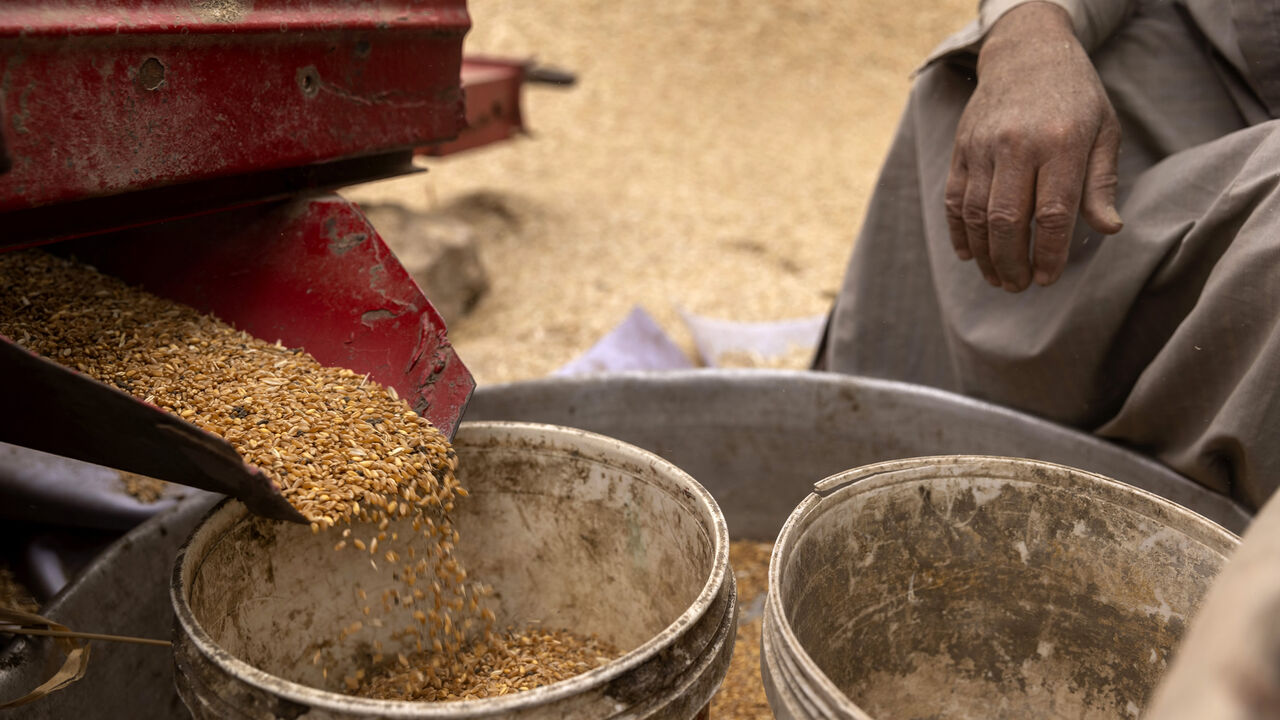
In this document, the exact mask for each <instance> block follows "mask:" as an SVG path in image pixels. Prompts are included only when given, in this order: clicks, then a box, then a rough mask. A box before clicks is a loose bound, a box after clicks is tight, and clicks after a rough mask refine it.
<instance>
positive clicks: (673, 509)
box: [187, 425, 727, 691]
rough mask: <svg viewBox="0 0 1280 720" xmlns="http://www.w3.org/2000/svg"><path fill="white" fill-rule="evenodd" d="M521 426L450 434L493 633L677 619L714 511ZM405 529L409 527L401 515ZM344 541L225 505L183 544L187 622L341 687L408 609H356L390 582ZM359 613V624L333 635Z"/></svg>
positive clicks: (657, 475) (632, 459) (673, 488)
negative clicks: (487, 589)
mask: <svg viewBox="0 0 1280 720" xmlns="http://www.w3.org/2000/svg"><path fill="white" fill-rule="evenodd" d="M530 428H531V429H530ZM530 428H524V429H518V431H511V430H504V429H503V428H502V427H500V426H485V427H482V428H476V427H468V426H465V425H464V427H463V429H462V430H460V431H459V433H458V437H457V440H456V441H455V443H454V447H455V449H456V451H457V453H458V457H459V465H458V471H457V474H458V478H459V480H460V481H461V483H462V484H463V486H464V487H466V488H467V489H468V490H469V491H470V495H469V496H468V497H466V498H463V499H461V500H460V501H459V503H458V506H457V508H456V511H455V513H454V519H455V527H456V528H457V530H458V532H459V534H460V536H461V539H460V542H459V544H458V550H457V557H458V558H459V559H460V560H461V561H462V562H463V563H464V566H465V567H466V569H467V572H468V574H469V577H470V579H474V580H479V581H480V582H483V583H486V584H488V585H490V586H492V588H493V594H492V595H491V596H490V598H489V607H490V608H491V609H492V610H493V611H494V612H495V614H496V616H497V618H496V619H497V624H496V626H497V627H498V628H504V627H507V626H508V625H514V626H524V625H526V624H530V623H534V624H536V625H538V626H540V627H543V628H547V629H566V630H570V631H572V632H575V633H578V634H582V635H590V634H596V635H597V636H599V637H600V638H601V639H603V640H606V641H608V642H610V643H612V644H613V645H614V646H615V647H617V648H618V650H619V651H621V652H623V653H626V652H628V651H630V650H633V649H635V648H637V647H639V646H640V645H642V644H643V643H645V642H646V641H648V640H650V639H652V638H654V637H655V636H657V635H659V634H660V633H662V632H663V631H664V630H666V629H667V628H668V626H670V625H671V624H672V623H673V622H675V621H676V620H677V619H678V618H680V616H681V615H682V614H683V613H685V612H686V610H688V609H689V608H690V606H691V605H693V604H694V603H695V601H696V600H697V599H698V597H699V594H700V593H701V592H702V591H703V588H704V586H705V585H706V584H707V583H708V581H709V579H710V578H711V576H712V574H713V570H714V568H715V566H716V562H717V547H716V538H717V534H716V533H717V530H716V527H717V524H716V518H715V517H713V514H714V512H715V511H714V508H713V507H708V506H707V504H706V503H704V502H702V501H700V500H699V498H698V497H697V495H696V494H694V493H691V492H689V491H688V487H687V484H691V482H692V481H689V480H688V479H687V477H685V478H683V479H681V478H677V477H674V476H673V475H672V473H671V471H672V470H673V468H671V466H669V465H666V464H665V463H657V462H653V461H651V460H650V459H649V456H647V455H644V454H643V453H642V452H641V451H638V450H636V449H634V448H630V447H629V446H625V445H621V444H620V443H616V442H613V441H610V440H608V439H604V438H595V439H593V436H587V435H585V434H582V433H578V432H577V431H571V432H569V433H563V432H551V431H547V430H543V429H539V428H537V427H536V426H530ZM391 529H392V530H395V529H396V525H395V524H393V525H392V527H391ZM400 530H401V531H403V532H405V533H408V529H407V521H401V525H400ZM355 532H356V534H357V535H358V534H359V533H360V530H359V529H358V528H357V529H356V531H355ZM338 538H339V533H338V532H334V531H329V532H321V533H319V534H313V533H312V532H311V531H310V529H309V528H307V527H305V526H297V525H290V524H286V523H280V522H274V521H267V520H262V519H260V518H255V517H252V516H249V515H247V514H246V513H245V512H244V511H243V509H242V508H239V507H238V506H236V505H227V506H224V507H223V508H222V510H221V511H220V512H219V513H218V514H215V515H214V516H213V517H211V518H210V520H209V521H207V522H206V523H205V524H204V526H202V527H201V528H200V529H199V530H198V531H197V533H196V535H195V536H194V537H193V539H192V541H191V544H190V546H189V547H188V550H187V553H188V556H189V557H188V560H187V562H188V564H189V565H190V566H191V567H193V568H195V569H194V571H193V572H192V573H191V576H190V579H189V581H188V582H189V588H188V593H187V597H188V601H189V603H190V606H191V610H192V612H193V614H194V617H195V619H196V621H197V622H198V623H199V624H200V625H201V627H202V628H203V629H204V630H205V632H207V633H208V634H209V635H210V636H211V639H212V640H213V641H214V642H215V643H216V644H217V645H218V646H220V647H221V648H222V649H223V650H225V651H226V652H227V653H229V654H230V655H232V656H234V657H236V658H238V659H239V660H242V661H244V662H246V663H248V664H250V665H252V666H254V667H256V668H258V669H260V670H263V671H265V672H267V673H269V674H272V675H275V676H278V677H280V678H283V679H286V680H290V681H293V682H297V683H302V684H305V685H309V686H312V687H317V688H322V689H328V690H335V691H336V690H340V688H341V678H343V677H344V676H345V675H346V674H348V673H352V672H354V671H355V670H356V669H358V668H360V667H364V666H362V665H359V663H360V662H362V660H361V658H367V657H368V656H369V655H370V654H371V653H370V645H371V644H372V643H373V641H375V640H377V641H380V642H381V643H382V644H383V647H384V649H385V650H389V651H391V652H394V651H396V649H397V647H398V644H399V643H400V641H399V640H396V639H394V638H393V637H392V632H393V630H395V629H397V628H400V627H404V626H405V625H406V624H407V622H408V613H409V611H408V610H403V611H400V614H397V610H396V609H394V608H393V609H392V611H391V612H387V611H385V610H384V609H381V608H379V607H378V606H376V605H375V609H377V610H380V612H375V613H374V614H373V615H372V617H373V618H381V619H382V620H383V621H384V622H383V623H382V627H377V622H376V621H371V617H369V616H363V615H362V613H361V607H362V606H363V605H372V604H374V603H371V602H370V600H373V599H376V598H377V597H379V596H380V595H381V593H382V592H383V590H384V589H385V588H387V587H390V585H391V583H392V579H391V577H390V572H391V570H390V569H388V568H387V567H386V566H385V565H380V566H379V567H378V568H376V569H375V567H374V565H376V564H379V563H381V558H377V557H376V556H373V557H371V556H370V554H369V553H365V552H352V551H351V549H350V548H347V549H344V550H343V551H340V552H339V551H335V550H334V548H333V546H334V544H335V542H336V541H337V540H338ZM722 552H727V550H725V551H722ZM726 557H727V556H726ZM371 560H373V561H374V562H371ZM357 588H359V589H361V590H363V591H364V593H365V595H364V597H363V598H361V597H360V596H359V594H358V592H357ZM354 620H360V621H363V622H362V625H363V627H362V629H361V630H360V631H358V632H356V633H354V634H352V635H351V636H350V637H349V638H347V639H346V640H345V641H342V642H339V641H338V638H339V637H340V635H341V633H342V631H343V629H344V628H346V627H349V625H350V623H352V622H353V621H354ZM317 653H319V655H318V657H319V661H316V658H317ZM325 668H327V670H328V675H327V678H326V677H325V674H324V669H325Z"/></svg>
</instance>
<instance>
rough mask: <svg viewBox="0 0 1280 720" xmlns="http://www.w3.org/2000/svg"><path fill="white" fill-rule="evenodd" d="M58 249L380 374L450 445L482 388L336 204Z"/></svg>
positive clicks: (181, 225) (401, 272)
mask: <svg viewBox="0 0 1280 720" xmlns="http://www.w3.org/2000/svg"><path fill="white" fill-rule="evenodd" d="M176 238H180V239H181V242H175V241H174V240H175V239H176ZM58 248H59V250H60V251H65V252H70V253H73V254H74V255H75V256H76V257H78V258H81V259H83V260H85V261H86V262H88V263H89V264H90V265H93V266H94V267H96V268H98V269H99V270H101V271H103V272H106V273H109V274H111V275H115V276H117V277H120V278H122V279H124V280H125V281H127V282H130V283H133V284H136V285H139V286H141V287H143V288H145V289H147V290H148V291H150V292H152V293H155V294H156V295H160V296H162V297H167V298H171V299H173V300H177V301H179V302H182V303H186V304H187V305H190V306H192V307H194V308H196V309H198V310H201V311H204V312H210V313H213V314H214V315H216V316H217V317H219V318H221V319H222V320H225V321H226V322H229V323H231V324H233V325H235V326H236V327H237V328H239V329H241V330H245V331H247V332H249V333H250V334H251V335H254V336H256V337H259V338H262V339H264V340H268V341H274V340H280V341H281V342H282V343H284V344H285V345H287V346H289V347H302V348H303V349H305V350H306V351H307V352H309V353H311V355H313V356H314V357H315V358H316V359H317V360H319V361H320V362H322V363H324V364H326V365H335V366H341V367H346V368H350V369H352V370H355V371H357V372H360V373H369V374H370V376H371V377H372V378H373V379H374V380H377V381H378V382H380V383H382V384H384V385H390V386H392V387H394V388H395V389H396V391H397V392H398V393H399V394H400V396H401V397H403V398H405V399H407V400H408V401H409V404H410V405H412V406H413V409H414V410H415V411H417V412H418V413H419V414H421V415H423V416H424V417H426V418H427V419H429V420H431V422H432V423H434V424H435V425H436V427H439V428H441V429H442V430H444V431H445V432H447V433H448V434H450V435H452V434H453V431H454V429H455V428H456V426H457V422H458V418H459V416H460V415H461V414H462V410H463V408H464V407H465V406H466V402H467V400H468V398H469V397H470V395H471V391H472V390H473V389H474V387H475V383H474V381H472V379H471V376H470V374H469V373H468V372H467V370H466V368H465V367H464V366H463V365H462V362H461V361H460V360H458V358H457V355H456V354H455V353H454V351H453V348H452V346H450V345H449V341H448V338H447V336H446V332H445V325H444V320H443V319H441V317H440V314H439V313H437V312H436V310H435V308H434V307H432V306H431V303H430V302H428V300H427V298H426V297H425V296H424V295H423V294H422V291H421V290H420V289H419V288H418V285H417V283H415V282H414V281H413V278H411V277H409V274H408V273H407V272H406V271H405V269H404V267H402V266H401V265H400V262H399V261H398V260H396V258H395V256H394V255H393V254H392V253H391V250H390V249H388V248H387V246H386V245H385V244H384V243H383V242H382V239H381V238H380V237H378V233H377V232H376V231H375V230H374V229H373V226H372V225H370V224H369V222H368V220H366V219H365V217H364V215H363V214H361V213H360V211H359V210H358V209H357V208H356V207H355V206H354V205H352V204H351V203H349V202H347V201H346V200H344V199H342V198H340V197H338V196H336V195H326V196H320V197H314V198H303V199H298V200H295V201H292V202H290V203H286V204H283V205H268V206H263V207H250V208H243V209H240V210H231V211H226V212H221V213H215V214H212V215H205V216H203V217H199V218H192V219H188V220H180V221H175V222H169V223H163V224H158V225H151V226H147V227H145V228H138V229H135V230H132V231H129V232H126V233H121V234H119V235H105V236H101V237H94V238H88V239H85V240H80V241H75V242H71V243H64V244H61V245H59V246H58Z"/></svg>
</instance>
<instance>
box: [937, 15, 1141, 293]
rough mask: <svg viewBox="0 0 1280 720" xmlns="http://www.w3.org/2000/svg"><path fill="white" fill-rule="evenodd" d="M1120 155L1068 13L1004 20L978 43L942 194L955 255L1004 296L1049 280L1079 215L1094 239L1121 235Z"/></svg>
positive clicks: (1107, 107)
mask: <svg viewBox="0 0 1280 720" xmlns="http://www.w3.org/2000/svg"><path fill="white" fill-rule="evenodd" d="M1119 148H1120V124H1119V123H1118V122H1117V121H1116V114H1115V110H1113V109H1112V107H1111V103H1110V102H1109V101H1108V100H1107V95H1106V91H1105V90H1103V88H1102V82H1101V81H1100V80H1099V79H1098V73H1097V71H1095V70H1094V68H1093V64H1092V63H1091V62H1090V61H1089V57H1088V55H1086V54H1085V52H1084V49H1083V48H1082V47H1080V43H1079V42H1078V41H1077V40H1076V38H1075V35H1074V33H1073V32H1072V27H1071V19H1070V17H1069V16H1068V15H1067V13H1066V12H1065V11H1064V10H1062V9H1061V8H1059V7H1058V6H1056V5H1052V4H1050V3H1044V2H1032V3H1027V4H1025V5H1020V6H1018V7H1016V8H1014V9H1013V10H1010V11H1009V12H1007V13H1005V15H1004V16H1003V17H1001V18H1000V20H998V21H997V22H996V24H995V26H994V27H992V29H991V32H990V33H989V34H988V35H987V39H986V41H985V42H984V43H983V47H982V51H981V53H980V54H979V56H978V87H977V90H975V91H974V93H973V97H972V98H970V100H969V104H968V105H967V106H966V107H965V110H964V114H963V115H962V116H961V117H960V125H959V127H958V128H957V130H956V145H955V150H954V151H953V153H952V157H951V175H950V176H949V177H948V178H947V188H946V206H947V224H948V226H949V229H950V231H951V243H952V245H953V246H954V247H955V251H956V254H957V255H959V256H960V259H961V260H969V259H973V260H975V261H976V262H977V264H978V268H979V269H980V270H981V271H982V274H983V276H984V277H986V279H987V282H989V283H991V284H992V285H994V286H996V287H1003V288H1004V289H1005V290H1008V291H1009V292H1021V291H1022V290H1025V289H1026V288H1027V286H1028V285H1029V284H1030V283H1031V281H1032V279H1034V280H1035V282H1036V283H1037V284H1040V285H1048V284H1050V283H1052V282H1054V281H1055V280H1057V279H1058V276H1059V275H1061V274H1062V270H1063V268H1064V267H1066V263H1067V252H1068V250H1069V247H1070V243H1071V233H1072V230H1073V229H1074V228H1075V223H1076V215H1077V213H1083V215H1084V218H1085V220H1086V221H1088V223H1089V225H1090V226H1092V227H1093V228H1094V229H1095V230H1097V231H1098V232H1101V233H1107V234H1111V233H1115V232H1119V230H1120V228H1121V225H1122V223H1121V221H1120V215H1119V214H1118V213H1117V212H1116V208H1115V193H1116V154H1117V152H1118V151H1119ZM1033 219H1034V220H1035V251H1034V257H1029V256H1030V245H1031V221H1032V220H1033Z"/></svg>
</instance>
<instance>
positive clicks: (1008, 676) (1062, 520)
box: [780, 461, 1235, 720]
mask: <svg viewBox="0 0 1280 720" xmlns="http://www.w3.org/2000/svg"><path fill="white" fill-rule="evenodd" d="M1014 462H1015V463H1016V462H1017V461H1014ZM1234 544H1235V539H1234V537H1233V536H1231V535H1230V534H1229V533H1226V532H1225V531H1223V530H1221V529H1220V528H1218V527H1217V526H1215V525H1213V524H1212V523H1209V522H1208V521H1205V520H1203V519H1202V518H1199V517H1198V516H1195V515H1193V514H1192V513H1189V512H1186V511H1183V510H1181V509H1178V508H1175V507H1174V506H1172V505H1169V504H1167V503H1163V502H1161V501H1159V500H1157V499H1155V498H1153V497H1151V496H1148V495H1145V494H1141V493H1140V492H1139V491H1135V490H1132V489H1131V488H1126V487H1124V486H1121V485H1120V484H1118V483H1113V482H1110V481H1106V480H1105V479H1102V478H1098V477H1097V476H1091V475H1086V474H1083V473H1075V472H1073V471H1070V470H1068V469H1066V468H1057V467H1055V466H1045V465H1039V464H1036V465H1033V464H1031V463H1024V464H1023V465H1017V464H1014V465H1009V466H1001V468H1000V469H999V470H998V471H995V472H990V471H987V472H984V471H983V470H982V469H981V468H980V467H979V468H977V469H970V470H969V471H966V472H951V471H946V470H944V471H941V472H933V471H932V470H930V469H929V468H927V467H926V468H923V469H919V470H916V471H913V472H912V473H909V474H908V476H907V477H903V478H893V477H888V478H886V477H876V476H872V477H871V478H870V479H868V480H864V481H863V482H860V483H854V484H853V485H850V486H846V487H843V488H841V489H839V490H837V491H835V492H834V493H832V494H831V495H830V496H828V497H826V498H824V499H823V500H822V501H821V502H819V503H818V504H817V505H816V506H814V507H813V510H812V512H811V513H810V515H809V516H807V517H805V518H803V519H802V520H801V521H800V525H799V526H798V528H797V533H796V534H795V535H794V541H793V542H792V544H791V546H790V547H789V548H787V551H786V553H785V555H784V556H781V558H780V559H781V560H782V562H783V564H782V568H781V582H780V599H781V608H782V609H783V613H784V615H785V617H786V620H787V622H788V623H789V626H790V628H791V630H792V631H793V633H794V636H795V638H796V639H797V640H798V642H799V645H800V647H801V649H802V650H803V652H804V653H806V654H807V655H808V656H809V658H810V659H812V661H813V662H814V663H815V664H816V665H817V667H818V669H819V670H820V671H821V672H822V673H823V674H825V675H826V677H827V678H828V679H830V680H831V681H832V682H833V683H834V684H835V686H836V687H837V688H838V689H839V690H840V691H841V692H843V693H844V694H845V696H847V697H848V698H849V699H850V700H852V701H853V702H854V703H856V704H857V705H858V706H859V707H860V708H861V709H862V710H864V711H865V712H866V713H868V714H869V715H870V716H871V717H873V718H877V720H880V719H882V718H948V719H955V718H975V719H977V718H1010V719H1012V718H1032V717H1041V718H1050V717H1070V718H1082V719H1089V720H1092V719H1095V718H1097V719H1102V718H1107V719H1117V718H1133V717H1137V716H1138V714H1139V713H1140V711H1141V709H1142V708H1143V707H1145V705H1146V702H1147V700H1148V699H1149V696H1150V694H1151V692H1152V691H1153V690H1154V688H1155V686H1156V684H1157V682H1158V681H1159V678H1160V676H1161V675H1162V673H1163V672H1164V670H1165V668H1166V666H1167V664H1168V661H1169V658H1170V653H1171V651H1172V650H1173V648H1174V647H1175V646H1176V644H1177V642H1178V640H1179V638H1180V637H1181V636H1182V633H1183V631H1184V629H1185V627H1186V624H1187V622H1188V621H1189V619H1190V618H1191V617H1192V615H1193V614H1194V612H1195V610H1196V607H1197V605H1198V603H1199V601H1200V599H1201V596H1202V595H1203V594H1204V593H1205V592H1206V590H1207V589H1208V585H1209V583H1210V582H1211V580H1212V578H1213V577H1214V576H1215V575H1216V574H1217V573H1218V571H1219V569H1220V568H1221V567H1222V565H1223V564H1224V563H1225V561H1226V556H1227V554H1228V553H1229V552H1230V551H1231V549H1232V548H1233V547H1234Z"/></svg>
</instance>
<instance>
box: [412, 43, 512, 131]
mask: <svg viewBox="0 0 1280 720" xmlns="http://www.w3.org/2000/svg"><path fill="white" fill-rule="evenodd" d="M528 66H529V64H528V63H527V62H522V61H516V60H501V59H490V58H479V57H469V58H465V59H464V60H463V61H462V91H463V94H464V95H465V97H466V104H467V124H466V127H464V128H463V129H462V130H461V132H459V133H458V137H457V139H455V140H451V141H449V142H445V143H440V144H438V145H431V146H429V147H424V148H419V149H418V153H419V154H421V155H452V154H453V153H457V152H462V151H463V150H470V149H472V148H477V147H480V146H482V145H488V144H490V143H495V142H501V141H503V140H508V139H510V138H511V137H513V136H515V135H518V134H520V133H523V132H524V117H523V116H522V114H521V111H520V89H521V87H522V86H523V85H524V81H525V71H526V70H527V68H528Z"/></svg>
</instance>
